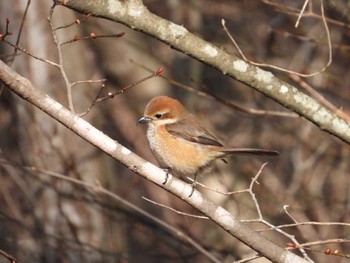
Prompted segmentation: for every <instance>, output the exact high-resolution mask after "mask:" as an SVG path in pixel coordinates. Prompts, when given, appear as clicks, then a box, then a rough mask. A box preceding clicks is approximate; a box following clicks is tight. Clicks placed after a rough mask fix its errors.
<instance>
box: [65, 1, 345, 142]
mask: <svg viewBox="0 0 350 263" xmlns="http://www.w3.org/2000/svg"><path fill="white" fill-rule="evenodd" d="M64 5H65V6H67V7H68V8H71V9H73V10H75V11H77V12H80V13H84V14H88V13H91V14H92V15H94V16H97V17H103V18H106V19H109V20H111V21H115V22H118V23H122V24H124V25H126V26H128V27H130V28H132V29H134V30H138V31H141V32H143V33H146V34H147V35H150V36H152V37H154V38H157V39H159V40H160V41H162V42H164V43H166V44H168V45H170V46H171V47H172V48H174V49H176V50H178V51H180V52H182V53H185V54H187V55H189V56H191V57H193V58H195V59H197V60H199V61H202V62H203V63H205V64H207V65H209V66H211V67H213V68H216V69H217V70H219V71H221V72H222V73H223V74H225V75H228V76H230V77H231V78H234V79H236V80H238V81H240V82H243V83H245V84H247V85H249V86H250V87H252V88H254V89H256V90H257V91H260V92H261V93H263V94H265V95H267V96H268V97H270V98H272V99H273V100H275V101H276V102H278V103H280V104H281V105H283V106H284V107H286V108H288V109H290V110H292V111H294V112H296V113H297V114H299V115H300V116H302V117H304V118H306V119H308V120H309V121H311V122H313V123H314V124H315V125H317V126H318V127H319V128H320V129H321V130H324V131H327V132H329V133H331V134H333V135H334V136H336V137H338V138H339V139H341V140H343V141H344V142H346V143H348V144H350V124H349V123H348V122H346V121H345V120H344V119H342V118H341V117H339V116H338V115H337V114H336V113H334V112H332V111H330V110H329V109H327V108H326V107H324V106H322V105H320V104H319V103H318V102H317V101H315V100H314V99H313V98H311V97H309V96H308V95H306V94H304V93H302V92H300V91H299V90H298V89H296V88H295V87H294V86H292V85H290V84H288V83H286V82H284V81H282V80H280V79H278V78H277V77H275V76H274V75H273V74H272V73H271V72H269V71H265V70H262V69H260V68H258V67H256V66H253V65H250V64H248V63H247V62H245V61H243V60H241V59H240V58H238V57H236V56H235V55H232V54H229V53H228V52H226V51H225V50H224V49H222V48H220V47H217V46H215V45H213V44H211V43H209V42H207V41H205V40H203V39H201V38H199V37H197V36H195V35H194V34H192V33H190V32H189V31H188V30H187V29H186V28H185V27H183V26H179V25H177V24H174V23H172V22H170V21H168V20H166V19H163V18H161V17H159V16H156V15H155V14H153V13H151V12H149V11H148V9H147V8H146V7H145V6H144V5H143V4H142V1H139V0H128V1H118V0H114V1H108V0H104V1H98V2H97V1H96V2H93V1H88V0H70V1H65V3H64ZM218 24H219V23H218Z"/></svg>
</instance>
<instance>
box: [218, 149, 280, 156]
mask: <svg viewBox="0 0 350 263" xmlns="http://www.w3.org/2000/svg"><path fill="white" fill-rule="evenodd" d="M221 152H223V153H224V155H226V156H227V155H259V156H267V157H276V156H279V152H277V151H272V150H263V149H254V148H224V149H222V150H221Z"/></svg>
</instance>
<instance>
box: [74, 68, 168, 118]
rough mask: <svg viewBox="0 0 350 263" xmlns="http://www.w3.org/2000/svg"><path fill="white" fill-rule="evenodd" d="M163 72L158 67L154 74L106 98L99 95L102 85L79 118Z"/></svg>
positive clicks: (109, 94) (111, 93) (110, 93)
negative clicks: (96, 106) (105, 101)
mask: <svg viewBox="0 0 350 263" xmlns="http://www.w3.org/2000/svg"><path fill="white" fill-rule="evenodd" d="M163 71H164V68H162V67H160V68H159V69H157V71H156V72H154V73H152V74H151V75H148V76H146V77H144V78H142V79H140V80H138V81H136V82H135V83H132V84H130V85H128V86H126V87H124V88H122V89H121V90H118V91H117V92H109V93H108V95H107V96H103V97H100V96H101V94H102V90H103V88H104V85H103V86H102V87H101V89H100V90H99V92H98V94H97V96H96V97H95V99H94V100H93V101H92V103H91V104H90V106H89V107H88V108H87V109H86V111H85V112H83V113H80V114H79V116H84V115H86V114H88V113H89V112H90V111H91V109H92V108H93V107H94V106H95V105H96V104H97V103H100V102H102V101H104V100H107V99H113V98H114V97H115V96H117V95H119V94H121V93H124V92H126V91H127V90H129V89H130V88H132V87H135V86H137V85H139V84H140V83H142V82H144V81H146V80H149V79H151V78H154V77H158V76H160V75H161V74H162V73H163Z"/></svg>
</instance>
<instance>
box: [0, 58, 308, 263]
mask: <svg viewBox="0 0 350 263" xmlns="http://www.w3.org/2000/svg"><path fill="white" fill-rule="evenodd" d="M0 81H1V82H2V83H3V84H5V85H6V86H7V87H8V88H9V89H11V90H12V91H13V92H15V93H16V94H17V95H18V96H20V97H21V98H23V99H25V100H27V101H28V102H30V103H32V104H33V105H35V106H36V107H38V108H39V109H41V110H42V111H44V112H45V113H47V114H48V115H50V116H51V117H52V118H54V119H55V120H57V121H59V122H60V123H62V124H63V125H65V126H66V127H67V128H69V129H70V130H72V131H73V132H75V133H76V134H77V135H78V136H80V137H81V138H83V139H84V140H86V141H88V142H89V143H91V144H93V145H94V146H96V147H98V148H100V149H101V150H102V151H104V152H105V153H107V154H108V155H110V156H112V157H113V158H115V159H116V160H118V161H119V162H121V163H122V164H124V165H125V166H126V167H128V168H129V169H130V170H132V171H134V172H135V173H137V174H139V175H141V176H143V177H145V178H146V179H148V180H149V181H151V182H153V183H155V184H158V185H159V186H162V187H163V188H165V189H166V190H167V191H169V192H171V193H173V194H174V195H176V196H178V197H179V198H181V199H183V200H184V201H186V202H187V203H189V204H190V205H192V206H193V207H195V208H196V209H198V210H199V211H201V212H202V213H203V214H205V215H206V216H208V217H209V218H210V219H211V220H212V221H214V222H215V223H216V224H218V225H219V226H220V227H222V228H223V229H224V230H226V231H227V232H228V233H230V234H231V235H232V236H234V237H236V238H237V239H239V240H241V241H242V242H244V243H245V244H246V245H248V246H249V247H251V248H252V249H254V250H255V251H257V252H258V253H260V254H261V255H263V256H265V257H266V258H268V259H270V260H272V261H273V262H281V263H282V262H283V263H288V262H293V263H299V262H307V261H306V260H305V259H302V258H300V257H298V256H296V255H294V254H293V253H291V252H290V251H287V250H285V249H283V248H281V247H279V246H277V245H276V244H274V243H272V242H271V241H269V240H267V239H266V238H264V237H263V236H262V235H260V234H258V233H257V232H254V231H252V230H251V229H249V228H248V227H246V226H245V225H243V224H241V223H240V222H239V220H237V219H236V218H235V217H234V216H233V215H231V214H230V213H229V212H228V211H226V210H225V209H223V208H222V207H219V206H217V205H216V204H215V203H213V202H211V201H210V200H208V199H205V198H204V197H203V196H202V195H201V194H200V193H199V192H198V191H195V192H194V194H193V195H192V197H191V198H190V197H188V195H189V193H190V192H191V189H192V187H191V185H189V184H185V183H184V182H183V181H181V180H179V179H177V178H175V177H172V176H171V175H170V178H169V180H168V183H167V184H166V185H162V183H163V182H164V176H165V172H164V171H163V170H161V169H159V168H157V167H156V166H154V165H152V164H151V163H149V162H147V161H145V160H143V159H142V158H140V157H139V156H137V155H135V154H134V153H132V152H131V151H130V150H129V149H127V148H125V147H124V146H122V145H120V144H119V143H118V142H116V141H114V140H113V139H111V138H110V137H108V136H107V135H105V134H103V133H102V132H101V131H99V130H97V129H96V128H94V127H93V126H92V125H91V124H89V123H88V122H86V121H85V120H83V119H81V118H79V117H78V116H77V115H75V114H73V113H72V112H71V111H69V110H68V109H66V108H65V107H63V106H62V105H61V104H59V103H58V102H57V101H55V100H54V99H52V98H51V97H49V96H48V95H47V94H45V93H44V92H42V91H41V90H39V89H37V88H36V87H34V86H33V84H32V83H31V82H30V81H29V80H28V79H25V78H23V77H22V76H20V75H19V74H18V73H16V72H15V71H14V70H12V69H11V68H10V67H8V66H7V65H6V64H5V63H3V62H2V61H0Z"/></svg>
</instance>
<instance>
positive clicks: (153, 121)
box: [138, 96, 279, 197]
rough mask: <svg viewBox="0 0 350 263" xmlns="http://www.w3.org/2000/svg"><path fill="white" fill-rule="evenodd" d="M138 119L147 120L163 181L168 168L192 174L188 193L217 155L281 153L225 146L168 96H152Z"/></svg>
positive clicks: (176, 171)
mask: <svg viewBox="0 0 350 263" xmlns="http://www.w3.org/2000/svg"><path fill="white" fill-rule="evenodd" d="M138 123H139V124H148V129H147V139H148V142H149V146H150V148H151V151H152V153H153V155H154V156H155V158H156V160H157V161H158V163H159V165H160V167H161V168H162V169H164V170H165V171H166V176H165V180H164V182H163V184H166V183H167V181H168V174H169V172H171V173H174V174H176V175H178V176H180V177H190V176H193V180H192V190H191V193H190V195H189V197H191V196H192V194H193V192H194V188H195V185H196V183H197V176H198V175H199V174H201V173H203V172H204V171H206V170H208V169H209V168H210V167H211V166H212V164H213V163H214V161H215V160H217V159H222V160H224V158H225V157H228V156H230V155H242V154H243V155H260V156H269V157H274V156H278V155H279V153H278V152H277V151H273V150H264V149H254V148H230V147H225V146H224V145H223V144H222V143H221V142H219V140H218V139H217V138H216V137H215V136H214V135H213V134H211V133H210V132H209V131H208V130H207V129H206V128H204V126H203V125H202V124H201V123H200V121H198V120H197V119H196V117H195V116H194V115H192V114H191V113H190V112H189V111H188V110H187V109H186V108H185V107H184V106H183V105H182V104H181V102H179V101H178V100H176V99H173V98H170V97H168V96H157V97H155V98H153V99H151V100H150V101H149V102H148V103H147V105H146V107H145V110H144V114H143V116H142V117H141V118H140V119H139V120H138ZM224 161H225V160H224ZM225 162H226V161H225Z"/></svg>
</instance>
